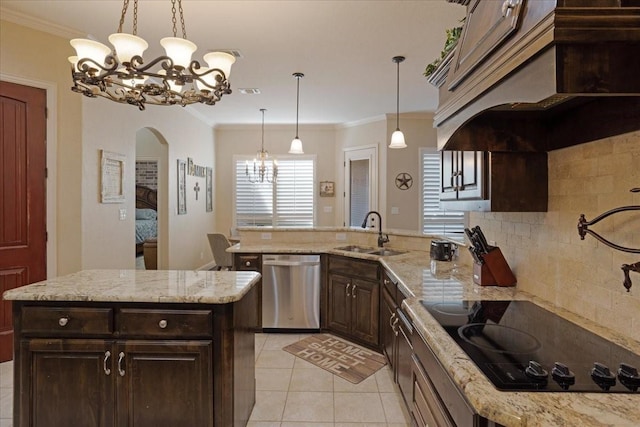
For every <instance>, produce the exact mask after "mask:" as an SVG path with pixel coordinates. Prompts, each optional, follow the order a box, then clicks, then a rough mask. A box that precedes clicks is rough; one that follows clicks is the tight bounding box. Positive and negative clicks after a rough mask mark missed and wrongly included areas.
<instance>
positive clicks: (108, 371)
mask: <svg viewBox="0 0 640 427" xmlns="http://www.w3.org/2000/svg"><path fill="white" fill-rule="evenodd" d="M110 357H111V352H110V351H105V352H104V360H103V361H102V369H104V373H105V375H111V369H109V368H107V361H108V360H109V358H110Z"/></svg>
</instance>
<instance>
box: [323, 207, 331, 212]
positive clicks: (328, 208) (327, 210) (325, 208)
mask: <svg viewBox="0 0 640 427" xmlns="http://www.w3.org/2000/svg"><path fill="white" fill-rule="evenodd" d="M324 212H325V213H331V212H333V206H325V207H324Z"/></svg>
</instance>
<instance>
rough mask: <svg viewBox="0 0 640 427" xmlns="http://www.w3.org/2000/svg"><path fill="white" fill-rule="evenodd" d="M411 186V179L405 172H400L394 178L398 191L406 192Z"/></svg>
mask: <svg viewBox="0 0 640 427" xmlns="http://www.w3.org/2000/svg"><path fill="white" fill-rule="evenodd" d="M412 185H413V178H412V177H411V175H409V174H408V173H407V172H400V173H399V174H398V175H397V176H396V187H398V188H399V189H400V190H408V189H410V188H411V186H412Z"/></svg>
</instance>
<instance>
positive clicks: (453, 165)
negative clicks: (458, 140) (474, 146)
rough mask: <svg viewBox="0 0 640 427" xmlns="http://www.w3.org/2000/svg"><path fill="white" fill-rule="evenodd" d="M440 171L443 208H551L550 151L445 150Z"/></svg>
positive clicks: (528, 209)
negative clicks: (549, 197)
mask: <svg viewBox="0 0 640 427" xmlns="http://www.w3.org/2000/svg"><path fill="white" fill-rule="evenodd" d="M440 170H441V187H440V202H441V203H440V206H441V208H443V209H447V210H460V211H482V212H546V211H547V199H548V188H547V181H548V179H547V171H548V166H547V153H544V152H514V151H509V152H490V153H487V152H481V151H443V152H442V161H441V169H440Z"/></svg>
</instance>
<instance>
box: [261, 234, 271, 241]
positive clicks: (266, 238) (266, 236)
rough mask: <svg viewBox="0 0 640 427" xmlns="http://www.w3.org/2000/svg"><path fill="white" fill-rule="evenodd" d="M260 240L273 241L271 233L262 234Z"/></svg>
mask: <svg viewBox="0 0 640 427" xmlns="http://www.w3.org/2000/svg"><path fill="white" fill-rule="evenodd" d="M260 238H261V239H262V240H271V233H262V234H260Z"/></svg>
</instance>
